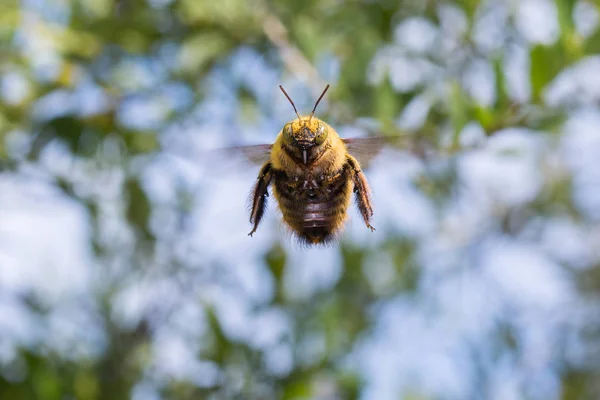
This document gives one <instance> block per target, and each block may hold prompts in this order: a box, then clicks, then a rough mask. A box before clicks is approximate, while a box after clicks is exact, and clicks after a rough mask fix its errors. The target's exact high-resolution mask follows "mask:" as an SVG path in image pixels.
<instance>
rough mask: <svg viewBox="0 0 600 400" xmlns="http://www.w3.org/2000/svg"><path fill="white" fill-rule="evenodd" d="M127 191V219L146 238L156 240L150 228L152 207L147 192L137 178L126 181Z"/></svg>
mask: <svg viewBox="0 0 600 400" xmlns="http://www.w3.org/2000/svg"><path fill="white" fill-rule="evenodd" d="M125 193H126V194H127V220H128V221H129V222H130V223H131V224H132V225H133V226H134V227H136V228H137V229H138V231H139V232H140V233H142V235H143V237H144V238H145V239H146V240H150V241H154V240H155V237H154V234H153V233H152V232H151V231H150V228H149V222H150V214H151V212H152V207H151V204H150V200H149V199H148V197H147V196H146V192H145V191H144V189H142V187H141V186H140V183H139V181H138V180H137V179H129V180H128V181H127V182H126V183H125Z"/></svg>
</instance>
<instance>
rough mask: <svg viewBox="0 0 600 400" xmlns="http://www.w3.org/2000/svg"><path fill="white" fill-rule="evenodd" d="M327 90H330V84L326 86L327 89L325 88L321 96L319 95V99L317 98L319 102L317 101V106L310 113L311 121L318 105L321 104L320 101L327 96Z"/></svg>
mask: <svg viewBox="0 0 600 400" xmlns="http://www.w3.org/2000/svg"><path fill="white" fill-rule="evenodd" d="M327 90H329V85H327V86H325V90H323V93H321V96H319V100H317V102H316V103H315V106H314V108H313V110H312V112H311V113H310V118H309V119H308V121H309V122H310V121H311V120H312V117H313V115H314V114H315V110H316V109H317V106H318V105H319V102H320V101H321V99H322V98H323V96H325V93H327Z"/></svg>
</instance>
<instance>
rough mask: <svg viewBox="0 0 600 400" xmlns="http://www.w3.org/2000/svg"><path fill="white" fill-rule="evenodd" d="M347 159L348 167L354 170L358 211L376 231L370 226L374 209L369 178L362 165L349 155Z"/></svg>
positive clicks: (353, 177)
mask: <svg viewBox="0 0 600 400" xmlns="http://www.w3.org/2000/svg"><path fill="white" fill-rule="evenodd" d="M346 158H347V162H348V165H350V168H351V169H352V171H351V173H352V183H354V194H355V198H356V204H357V205H358V210H359V211H360V214H361V215H362V217H363V219H364V220H365V224H366V225H367V228H369V229H370V230H371V231H374V230H375V228H373V226H371V224H370V220H371V217H372V216H373V207H372V205H371V189H370V188H369V184H368V183H367V178H366V177H365V174H363V172H362V170H361V169H360V164H359V163H358V161H357V160H356V159H355V158H354V157H352V156H351V155H347V156H346Z"/></svg>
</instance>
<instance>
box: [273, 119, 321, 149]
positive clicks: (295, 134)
mask: <svg viewBox="0 0 600 400" xmlns="http://www.w3.org/2000/svg"><path fill="white" fill-rule="evenodd" d="M283 139H284V141H285V143H286V144H288V145H290V146H295V147H299V148H300V149H308V148H311V147H314V146H319V145H321V144H323V142H325V139H327V126H326V124H325V123H324V122H323V121H321V120H320V119H318V118H311V117H310V116H309V117H301V118H300V119H296V120H293V121H291V122H288V123H287V124H285V126H284V127H283Z"/></svg>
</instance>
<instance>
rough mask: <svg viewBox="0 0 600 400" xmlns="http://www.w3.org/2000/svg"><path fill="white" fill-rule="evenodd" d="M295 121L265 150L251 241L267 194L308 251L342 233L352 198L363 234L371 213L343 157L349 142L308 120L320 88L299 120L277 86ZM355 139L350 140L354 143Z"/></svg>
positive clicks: (353, 167) (349, 160)
mask: <svg viewBox="0 0 600 400" xmlns="http://www.w3.org/2000/svg"><path fill="white" fill-rule="evenodd" d="M279 88H280V89H281V91H282V92H283V94H284V95H285V96H286V97H287V99H288V100H289V102H290V104H291V105H292V107H293V108H294V112H295V113H296V116H297V118H296V119H294V120H292V121H290V122H288V123H286V124H285V125H284V127H283V129H282V130H281V131H280V132H279V134H278V135H277V138H276V139H275V143H274V144H273V145H271V146H269V153H268V160H267V161H266V162H265V163H264V164H263V165H262V167H261V169H260V172H259V174H258V178H257V181H256V183H255V185H254V188H253V190H252V193H251V207H250V209H251V211H250V222H251V223H252V224H253V228H252V231H251V232H250V233H249V236H252V235H253V234H254V233H255V232H256V230H257V229H258V226H259V224H260V222H261V220H262V218H263V216H264V213H265V210H266V206H267V198H268V197H269V188H271V191H272V193H273V197H274V198H275V200H276V202H277V204H278V205H279V209H280V210H281V214H282V217H283V221H284V222H285V224H286V225H287V226H288V227H289V228H290V229H291V230H292V232H293V233H294V234H295V236H297V237H298V239H299V240H300V241H301V242H303V243H305V244H308V245H317V244H327V243H329V242H331V241H332V240H333V239H335V238H336V237H337V236H338V235H339V234H340V233H341V232H342V231H343V228H344V225H345V222H346V220H347V218H348V208H349V206H350V203H351V199H352V195H353V194H354V200H355V202H356V205H357V206H358V210H359V212H360V214H361V216H362V218H363V220H364V223H365V225H366V227H367V228H368V229H370V230H371V231H374V230H375V228H373V226H372V225H371V217H372V216H373V207H372V203H371V190H370V188H369V184H368V182H367V179H366V177H365V174H364V173H363V171H362V169H361V165H360V163H359V162H358V160H357V159H356V158H355V157H354V156H353V155H352V154H350V152H349V149H348V147H349V146H348V144H350V143H354V142H353V141H352V139H342V138H340V136H339V135H338V134H337V132H336V131H335V129H333V128H332V127H331V126H330V125H329V124H327V123H326V122H324V121H322V120H321V119H319V118H317V117H315V116H314V113H315V110H316V109H317V106H318V104H319V102H320V101H321V99H322V98H323V96H325V93H326V92H327V90H328V89H329V85H327V87H326V88H325V90H324V91H323V93H322V94H321V96H320V97H319V99H318V100H317V101H316V103H315V106H314V108H313V110H312V112H311V114H310V115H306V116H301V115H300V114H298V111H297V110H296V106H295V105H294V102H293V101H292V99H291V98H290V97H289V96H288V94H287V93H286V92H285V90H284V89H283V87H282V86H279ZM356 140H360V139H354V141H356Z"/></svg>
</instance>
